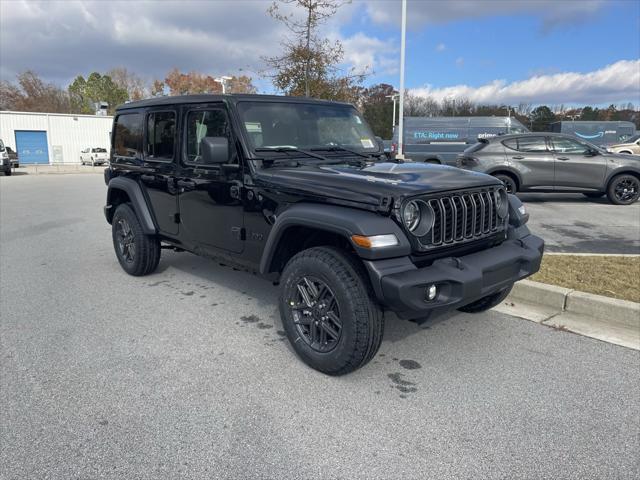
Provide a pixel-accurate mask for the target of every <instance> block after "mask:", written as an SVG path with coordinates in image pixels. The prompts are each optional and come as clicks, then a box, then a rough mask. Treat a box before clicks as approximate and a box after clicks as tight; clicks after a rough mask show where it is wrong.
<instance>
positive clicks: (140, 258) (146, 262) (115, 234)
mask: <svg viewBox="0 0 640 480" xmlns="http://www.w3.org/2000/svg"><path fill="white" fill-rule="evenodd" d="M121 221H124V222H126V225H128V227H129V229H130V231H131V234H132V237H131V244H132V245H133V246H134V247H135V248H134V253H133V255H132V257H131V258H127V256H126V255H125V253H124V252H123V250H122V248H121V245H120V238H119V233H121V230H120V229H121V227H122V225H121ZM111 232H112V233H111V235H112V238H113V248H114V250H115V253H116V257H117V259H118V262H119V263H120V266H121V267H122V269H123V270H124V271H125V272H127V273H128V274H129V275H134V276H136V277H139V276H143V275H149V274H150V273H153V272H154V271H155V269H156V268H158V263H159V262H160V241H159V240H158V238H157V237H155V236H152V235H145V233H144V232H143V230H142V226H141V225H140V221H139V220H138V217H137V216H136V214H135V212H134V211H133V208H131V205H129V204H128V203H122V204H120V205H118V208H116V211H115V213H114V214H113V220H112V222H111Z"/></svg>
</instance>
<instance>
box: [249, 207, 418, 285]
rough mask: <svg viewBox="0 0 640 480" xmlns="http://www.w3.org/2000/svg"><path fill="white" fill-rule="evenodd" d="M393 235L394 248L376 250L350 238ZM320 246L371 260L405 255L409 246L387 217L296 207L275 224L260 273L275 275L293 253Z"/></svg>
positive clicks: (402, 234)
mask: <svg viewBox="0 0 640 480" xmlns="http://www.w3.org/2000/svg"><path fill="white" fill-rule="evenodd" d="M385 234H394V235H395V236H396V238H397V239H398V245H396V246H392V247H385V248H381V249H378V250H370V249H365V248H362V247H360V246H358V245H356V244H354V243H353V241H352V240H351V236H352V235H366V236H369V235H385ZM320 245H333V246H338V247H341V248H349V250H351V251H353V252H355V254H356V256H358V257H360V258H364V259H369V260H374V259H381V258H391V257H398V256H404V255H408V254H409V253H410V252H411V245H410V243H409V240H408V239H407V237H406V236H405V234H404V232H403V231H402V230H401V229H400V227H399V226H398V225H397V224H396V223H395V222H394V221H393V220H392V219H391V218H389V217H385V216H382V215H380V214H377V213H374V212H367V211H364V210H357V209H353V208H347V207H338V206H329V205H326V204H324V205H318V204H297V205H294V206H292V207H290V208H289V209H288V210H286V211H285V212H283V213H282V214H280V215H279V216H278V218H277V220H276V221H275V223H274V225H273V227H272V229H271V232H270V233H269V237H268V239H267V243H266V245H265V249H264V251H263V254H262V259H261V261H260V273H262V274H269V273H279V272H281V271H282V268H283V267H284V265H285V264H286V262H287V261H288V260H289V258H291V257H292V256H293V255H295V254H296V253H298V252H300V251H302V250H305V249H306V248H310V247H313V246H320Z"/></svg>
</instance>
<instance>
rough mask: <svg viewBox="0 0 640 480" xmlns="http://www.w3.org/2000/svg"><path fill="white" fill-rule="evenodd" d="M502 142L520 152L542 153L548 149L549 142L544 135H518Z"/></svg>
mask: <svg viewBox="0 0 640 480" xmlns="http://www.w3.org/2000/svg"><path fill="white" fill-rule="evenodd" d="M502 144H503V145H504V146H505V147H507V148H510V149H511V150H517V151H518V152H529V153H536V152H537V153H541V152H546V151H548V149H547V142H546V140H545V138H544V137H529V136H527V137H517V138H510V139H508V140H505V141H503V142H502Z"/></svg>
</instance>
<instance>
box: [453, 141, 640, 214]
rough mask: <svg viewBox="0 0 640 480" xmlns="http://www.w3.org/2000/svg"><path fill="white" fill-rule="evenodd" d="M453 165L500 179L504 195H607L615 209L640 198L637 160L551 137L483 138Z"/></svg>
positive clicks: (629, 156)
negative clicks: (563, 193)
mask: <svg viewBox="0 0 640 480" xmlns="http://www.w3.org/2000/svg"><path fill="white" fill-rule="evenodd" d="M457 166H458V167H460V168H463V169H465V170H473V171H476V172H482V173H488V174H491V175H493V176H495V177H497V178H499V179H500V180H502V182H503V183H504V184H505V185H506V186H507V191H508V192H509V193H516V192H527V191H530V192H535V191H538V192H580V193H583V194H584V195H586V196H587V197H589V198H599V197H602V196H603V195H605V194H606V195H607V197H608V198H609V201H611V203H614V204H616V205H630V204H632V203H634V202H635V201H637V200H638V197H639V196H640V156H635V155H621V154H614V153H609V152H607V151H606V150H604V149H602V148H600V147H597V146H595V145H592V144H590V143H587V142H584V141H581V140H577V139H576V138H574V137H571V136H568V135H562V134H556V133H548V132H541V133H528V134H520V135H504V136H500V137H494V138H489V139H482V140H480V141H479V142H478V143H476V144H475V145H472V146H471V147H469V148H467V149H466V150H465V151H464V153H462V154H461V155H460V156H459V157H458V159H457Z"/></svg>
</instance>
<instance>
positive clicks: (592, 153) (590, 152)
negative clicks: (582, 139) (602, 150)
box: [584, 148, 599, 157]
mask: <svg viewBox="0 0 640 480" xmlns="http://www.w3.org/2000/svg"><path fill="white" fill-rule="evenodd" d="M584 154H585V156H587V157H595V156H596V155H598V154H599V152H598V151H597V150H594V149H593V148H590V149H589V150H587V151H586V152H584Z"/></svg>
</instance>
